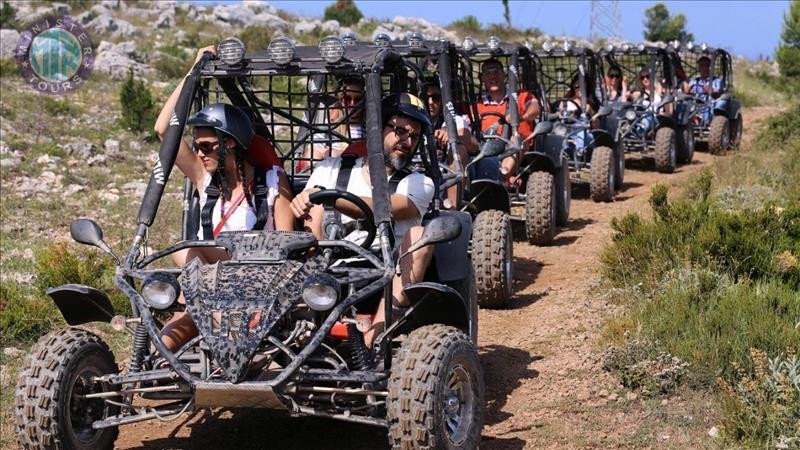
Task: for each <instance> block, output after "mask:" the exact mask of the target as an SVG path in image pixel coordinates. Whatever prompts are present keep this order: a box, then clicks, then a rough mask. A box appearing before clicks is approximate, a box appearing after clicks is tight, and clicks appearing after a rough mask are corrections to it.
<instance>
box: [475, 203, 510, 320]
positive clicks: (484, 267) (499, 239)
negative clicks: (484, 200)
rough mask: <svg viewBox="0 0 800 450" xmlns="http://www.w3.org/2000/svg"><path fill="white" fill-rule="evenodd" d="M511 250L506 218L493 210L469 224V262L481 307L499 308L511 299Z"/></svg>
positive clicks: (508, 226)
mask: <svg viewBox="0 0 800 450" xmlns="http://www.w3.org/2000/svg"><path fill="white" fill-rule="evenodd" d="M513 248H514V243H513V237H512V231H511V218H510V217H509V215H508V214H506V213H505V212H503V211H498V210H494V209H491V210H488V211H483V212H481V213H480V214H478V217H476V218H475V223H473V224H472V261H473V266H474V268H475V287H476V291H477V295H478V304H479V305H480V306H481V307H483V308H500V307H502V306H504V305H505V304H506V302H507V301H508V299H509V298H511V293H512V292H511V284H512V279H513V253H514V251H513Z"/></svg>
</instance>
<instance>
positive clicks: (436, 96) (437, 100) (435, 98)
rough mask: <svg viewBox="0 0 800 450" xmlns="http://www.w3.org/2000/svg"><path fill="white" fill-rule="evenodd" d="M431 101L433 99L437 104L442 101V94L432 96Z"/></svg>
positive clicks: (430, 96)
mask: <svg viewBox="0 0 800 450" xmlns="http://www.w3.org/2000/svg"><path fill="white" fill-rule="evenodd" d="M428 98H429V99H432V100H433V101H435V102H440V101H442V94H431V95H429V96H428Z"/></svg>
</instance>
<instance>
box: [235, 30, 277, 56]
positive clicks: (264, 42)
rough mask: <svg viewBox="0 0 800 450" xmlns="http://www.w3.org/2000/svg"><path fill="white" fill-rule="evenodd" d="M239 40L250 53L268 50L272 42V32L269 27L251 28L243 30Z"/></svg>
mask: <svg viewBox="0 0 800 450" xmlns="http://www.w3.org/2000/svg"><path fill="white" fill-rule="evenodd" d="M239 38H240V39H241V40H242V42H244V46H245V48H246V49H247V51H248V52H251V51H261V50H266V49H267V47H268V46H269V42H270V41H271V40H272V30H270V29H269V28H267V27H261V26H250V27H247V28H245V29H244V30H242V32H241V34H239Z"/></svg>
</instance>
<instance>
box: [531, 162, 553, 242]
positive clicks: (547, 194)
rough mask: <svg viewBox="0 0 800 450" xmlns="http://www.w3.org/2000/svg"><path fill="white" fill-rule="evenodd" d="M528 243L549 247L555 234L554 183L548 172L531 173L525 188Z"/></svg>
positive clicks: (551, 175)
mask: <svg viewBox="0 0 800 450" xmlns="http://www.w3.org/2000/svg"><path fill="white" fill-rule="evenodd" d="M525 195H526V200H525V230H526V231H527V233H528V242H530V243H531V244H533V245H549V244H551V243H552V242H553V238H554V237H555V234H556V183H555V179H554V178H553V174H551V173H549V172H541V171H538V172H533V173H532V174H531V176H530V177H528V183H527V185H526V187H525Z"/></svg>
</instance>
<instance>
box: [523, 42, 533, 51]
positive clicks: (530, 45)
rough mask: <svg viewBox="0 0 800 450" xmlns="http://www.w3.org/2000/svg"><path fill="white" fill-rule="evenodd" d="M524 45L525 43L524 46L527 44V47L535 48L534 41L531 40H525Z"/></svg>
mask: <svg viewBox="0 0 800 450" xmlns="http://www.w3.org/2000/svg"><path fill="white" fill-rule="evenodd" d="M523 45H524V46H525V48H527V49H528V50H533V42H531V41H525V43H524V44H523Z"/></svg>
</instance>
